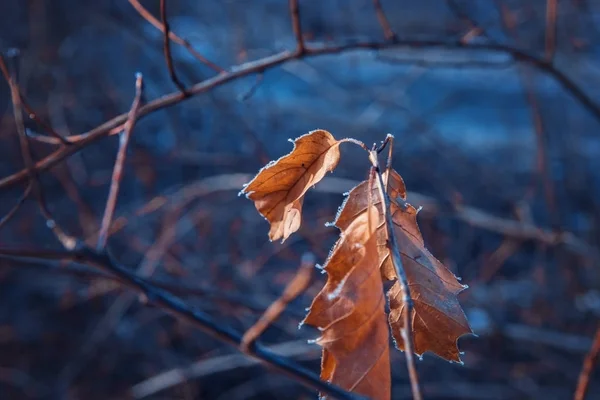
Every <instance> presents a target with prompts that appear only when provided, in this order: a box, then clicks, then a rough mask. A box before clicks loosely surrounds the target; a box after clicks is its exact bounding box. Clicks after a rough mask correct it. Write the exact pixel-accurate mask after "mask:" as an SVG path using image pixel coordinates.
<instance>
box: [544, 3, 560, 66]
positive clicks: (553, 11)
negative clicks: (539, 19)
mask: <svg viewBox="0 0 600 400" xmlns="http://www.w3.org/2000/svg"><path fill="white" fill-rule="evenodd" d="M556 3H557V0H546V37H545V39H546V40H545V53H544V55H545V58H546V61H548V62H552V61H553V59H554V54H555V53H556V32H557V24H556V16H557V13H558V10H557V4H556Z"/></svg>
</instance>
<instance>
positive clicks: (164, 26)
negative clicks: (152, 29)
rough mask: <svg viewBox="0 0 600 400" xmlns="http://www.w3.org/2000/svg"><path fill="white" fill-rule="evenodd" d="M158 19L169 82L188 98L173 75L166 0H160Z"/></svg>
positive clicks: (185, 91) (182, 86) (183, 88)
mask: <svg viewBox="0 0 600 400" xmlns="http://www.w3.org/2000/svg"><path fill="white" fill-rule="evenodd" d="M160 19H161V22H162V31H163V51H164V53H165V61H166V62H167V69H168V70H169V76H170V77H171V80H172V81H173V83H174V84H175V86H177V87H178V88H179V91H180V92H181V94H182V95H183V96H184V97H187V96H188V93H187V90H186V89H185V86H184V85H183V83H181V81H180V80H179V78H178V77H177V74H176V73H175V67H173V57H172V56H171V40H170V39H169V32H170V30H169V22H168V21H167V0H160Z"/></svg>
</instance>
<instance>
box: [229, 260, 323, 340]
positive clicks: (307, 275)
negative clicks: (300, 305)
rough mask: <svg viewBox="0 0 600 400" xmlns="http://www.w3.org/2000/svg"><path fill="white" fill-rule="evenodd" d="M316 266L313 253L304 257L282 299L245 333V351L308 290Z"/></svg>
mask: <svg viewBox="0 0 600 400" xmlns="http://www.w3.org/2000/svg"><path fill="white" fill-rule="evenodd" d="M314 266H315V262H314V256H313V255H312V254H311V253H308V254H305V255H304V257H302V263H301V264H300V268H299V271H298V272H297V273H296V275H295V276H294V279H292V281H291V282H290V283H288V285H287V286H286V288H285V290H284V291H283V294H282V295H281V297H279V298H278V299H277V300H275V301H274V302H273V303H272V304H271V305H270V306H269V308H267V310H266V311H265V312H264V314H263V315H262V316H261V317H260V319H259V320H258V321H256V323H255V324H254V325H252V326H251V327H250V328H249V329H248V330H247V331H246V333H244V337H243V338H242V344H241V346H242V348H243V349H245V350H247V349H248V348H249V347H251V346H252V345H254V343H255V342H256V340H257V339H258V338H259V336H260V335H261V334H262V333H263V332H264V331H265V330H266V329H267V328H268V327H269V326H270V325H271V324H272V323H273V322H274V321H275V320H276V319H277V318H278V317H279V316H280V315H281V313H283V311H284V310H285V308H286V307H287V305H288V304H290V302H291V301H292V300H294V299H295V298H296V297H298V296H299V295H300V294H301V293H302V292H304V291H305V290H306V288H307V287H308V285H309V284H310V281H311V276H312V271H313V268H314Z"/></svg>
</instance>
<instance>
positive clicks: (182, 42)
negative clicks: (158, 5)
mask: <svg viewBox="0 0 600 400" xmlns="http://www.w3.org/2000/svg"><path fill="white" fill-rule="evenodd" d="M129 3H130V4H131V5H132V6H133V8H135V10H136V11H137V12H138V13H139V14H140V15H141V16H142V18H144V19H145V20H146V21H148V22H149V23H150V24H152V26H154V27H155V28H156V29H158V30H159V31H161V32H163V34H164V32H165V30H164V29H165V28H164V26H163V25H162V24H161V23H160V21H159V20H158V19H156V18H155V17H154V16H153V15H152V14H150V12H149V11H148V10H147V9H146V8H145V7H144V6H143V5H142V4H141V3H140V2H139V1H138V0H129ZM169 39H171V40H172V41H173V42H175V43H177V44H178V45H180V46H183V47H185V48H186V49H187V51H189V52H190V54H191V55H192V56H193V57H194V58H196V59H197V60H198V61H200V62H201V63H203V64H205V65H206V66H208V67H209V68H211V69H213V70H214V71H216V72H219V73H220V72H225V70H224V69H223V68H221V67H219V66H218V65H217V64H215V63H214V62H212V61H210V60H209V59H207V58H206V57H204V56H203V55H202V54H200V53H199V52H198V51H196V49H194V48H193V47H192V45H191V44H190V43H189V42H188V41H187V40H185V39H182V38H181V37H179V36H177V35H176V34H175V32H173V31H172V30H169Z"/></svg>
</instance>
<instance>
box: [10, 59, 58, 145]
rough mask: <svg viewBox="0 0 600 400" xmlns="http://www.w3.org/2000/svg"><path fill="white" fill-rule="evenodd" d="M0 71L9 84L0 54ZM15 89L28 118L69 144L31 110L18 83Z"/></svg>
mask: <svg viewBox="0 0 600 400" xmlns="http://www.w3.org/2000/svg"><path fill="white" fill-rule="evenodd" d="M0 72H1V73H2V75H3V76H4V79H6V82H8V84H9V86H10V81H11V79H12V78H11V75H10V72H9V71H8V67H7V66H6V63H5V62H4V59H3V58H2V57H1V56H0ZM17 91H18V96H19V99H20V102H21V106H22V107H23V108H24V109H25V111H26V112H27V115H28V116H29V118H31V119H32V120H34V121H35V122H36V123H37V124H38V125H39V126H41V127H42V128H43V129H44V130H45V131H46V132H48V134H50V135H51V136H52V137H54V138H55V139H56V140H57V141H58V142H59V143H60V144H65V145H67V144H69V141H68V140H67V139H66V138H64V137H63V136H62V135H60V134H59V133H58V132H56V131H55V130H54V129H52V127H51V126H50V125H48V124H47V123H46V122H44V121H43V120H42V119H41V118H40V117H38V115H37V113H36V112H35V111H34V110H33V108H32V107H31V106H30V105H29V104H28V103H27V102H26V101H25V97H24V96H23V93H21V90H20V89H19V87H18V85H17ZM21 118H22V117H21Z"/></svg>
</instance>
